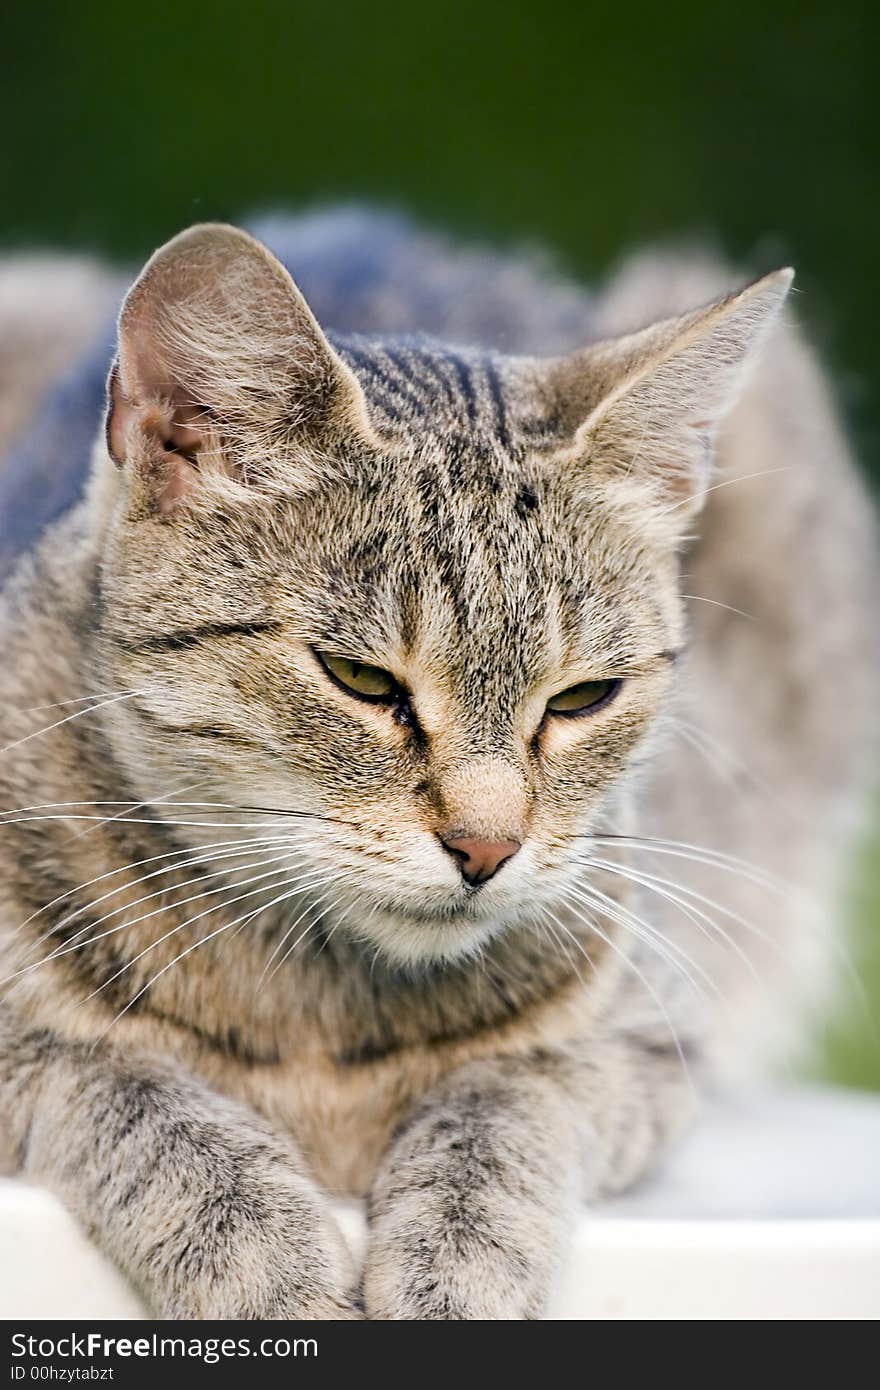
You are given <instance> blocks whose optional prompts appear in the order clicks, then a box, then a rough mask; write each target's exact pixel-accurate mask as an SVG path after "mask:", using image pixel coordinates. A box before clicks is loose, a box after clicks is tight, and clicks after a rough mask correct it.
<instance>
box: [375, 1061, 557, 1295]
mask: <svg viewBox="0 0 880 1390" xmlns="http://www.w3.org/2000/svg"><path fill="white" fill-rule="evenodd" d="M579 1149H580V1144H579V1135H578V1126H577V1123H576V1120H575V1117H574V1114H573V1106H572V1103H571V1097H570V1095H569V1093H568V1090H567V1087H566V1086H565V1084H564V1077H563V1076H562V1075H561V1069H560V1065H559V1063H558V1061H557V1060H556V1059H555V1058H552V1057H551V1058H549V1059H547V1060H546V1061H544V1062H542V1061H532V1060H530V1061H528V1062H524V1061H523V1062H521V1061H514V1060H497V1061H495V1060H493V1061H484V1062H476V1063H472V1064H470V1065H468V1066H466V1067H464V1068H462V1069H461V1070H460V1071H458V1072H455V1073H453V1074H452V1075H451V1076H449V1077H447V1078H446V1080H445V1081H444V1082H442V1083H441V1084H440V1085H439V1086H438V1087H437V1088H436V1089H435V1090H434V1091H433V1092H431V1093H430V1094H429V1095H428V1096H427V1097H426V1098H425V1100H424V1101H423V1103H422V1104H421V1105H420V1106H419V1107H418V1109H417V1110H415V1111H414V1112H413V1114H412V1115H411V1116H410V1117H409V1119H408V1121H407V1122H406V1123H405V1125H404V1127H403V1128H402V1129H401V1130H400V1131H399V1133H398V1134H397V1136H396V1138H395V1139H394V1141H393V1142H392V1144H391V1146H390V1148H389V1150H388V1152H387V1154H386V1156H385V1158H384V1160H383V1163H382V1166H381V1169H380V1171H379V1174H378V1176H377V1180H376V1183H375V1185H374V1188H373V1192H372V1194H371V1198H370V1204H369V1216H370V1242H369V1247H368V1253H367V1264H366V1270H365V1278H364V1293H365V1300H366V1308H367V1316H368V1317H372V1318H404V1319H413V1318H415V1319H465V1318H467V1319H471V1318H475V1319H482V1318H492V1319H495V1318H517V1319H519V1318H536V1317H539V1316H540V1314H541V1311H542V1308H543V1306H544V1301H545V1298H546V1295H547V1290H548V1288H549V1286H550V1283H551V1280H552V1277H553V1273H554V1271H555V1269H556V1266H557V1263H558V1260H559V1256H560V1251H561V1250H562V1248H563V1246H564V1235H565V1230H566V1227H567V1225H568V1224H569V1222H570V1218H571V1215H572V1212H573V1209H574V1207H575V1206H576V1203H577V1199H578V1195H579V1193H578V1154H579Z"/></svg>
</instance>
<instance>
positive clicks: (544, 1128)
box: [0, 209, 877, 1319]
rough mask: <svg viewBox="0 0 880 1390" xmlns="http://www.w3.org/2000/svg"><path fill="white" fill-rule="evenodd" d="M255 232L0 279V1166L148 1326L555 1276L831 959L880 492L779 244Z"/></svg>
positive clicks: (381, 1303) (358, 219)
mask: <svg viewBox="0 0 880 1390" xmlns="http://www.w3.org/2000/svg"><path fill="white" fill-rule="evenodd" d="M255 230H256V232H257V235H254V234H252V233H251V232H247V231H243V230H239V229H237V228H234V227H231V226H225V225H200V226H196V227H193V228H190V229H189V230H187V231H184V232H182V233H181V234H180V235H178V236H176V237H175V238H174V239H173V240H172V241H170V242H169V243H167V244H166V245H165V246H163V247H162V248H161V249H160V250H159V251H157V252H156V254H155V255H154V256H153V257H152V259H151V260H150V261H149V262H148V264H147V266H146V267H145V269H144V270H143V272H142V273H141V274H140V276H139V277H138V278H137V280H136V281H135V283H134V285H133V287H132V288H131V289H130V290H129V292H128V293H127V295H126V296H125V299H124V302H123V305H122V309H121V313H120V315H119V321H118V336H117V337H116V342H115V347H111V346H110V336H111V327H110V310H109V306H110V305H111V304H112V303H113V302H114V301H115V298H116V295H117V293H118V288H119V286H118V280H117V278H116V277H115V275H113V274H112V273H111V272H109V271H107V272H101V271H99V270H97V269H95V268H94V267H90V268H89V269H88V272H86V271H85V270H84V268H83V267H82V265H79V264H76V263H70V264H68V263H64V262H59V263H58V264H57V265H56V266H55V267H54V269H53V271H52V277H53V278H52V280H51V284H52V285H53V286H54V289H53V290H52V291H49V290H47V288H46V283H47V282H46V272H45V268H40V267H37V268H36V269H34V266H33V263H31V262H15V263H13V264H12V265H10V266H8V267H7V269H6V271H5V272H4V274H5V275H6V277H7V279H6V281H5V282H4V281H3V279H2V277H0V286H2V284H3V283H10V282H12V281H14V283H15V284H16V286H17V287H18V288H17V291H16V295H17V298H16V304H17V305H18V306H19V308H20V305H21V303H28V302H29V303H30V304H31V311H30V313H28V314H25V315H22V314H21V313H20V312H18V311H17V313H18V316H17V317H16V316H15V315H12V316H10V315H9V314H8V313H7V314H6V316H5V317H4V305H5V303H6V300H4V297H3V294H2V293H0V336H2V337H4V338H5V341H6V348H5V349H4V350H5V351H7V352H8V354H9V357H10V360H15V361H16V363H17V367H16V371H15V373H14V374H13V376H12V378H11V380H10V384H9V388H8V394H10V395H11V396H12V397H14V399H12V401H11V404H9V405H8V406H7V413H6V415H3V414H0V423H2V421H3V420H6V421H8V422H11V423H9V424H8V427H7V429H6V436H5V443H6V445H7V446H8V447H7V450H6V462H5V464H4V465H3V467H2V469H0V503H2V516H3V524H2V528H0V535H2V540H0V563H2V574H3V576H4V577H3V581H2V582H3V589H2V596H0V623H2V644H3V653H4V660H3V670H2V701H0V709H2V716H0V718H2V728H0V748H2V754H0V789H2V793H0V795H2V807H3V810H2V815H0V821H2V824H0V975H2V978H3V981H4V988H3V991H2V997H0V1167H2V1169H3V1170H5V1171H7V1172H13V1173H21V1174H23V1175H24V1176H25V1177H27V1178H28V1179H30V1180H31V1181H34V1182H37V1183H42V1184H45V1185H47V1186H48V1187H50V1188H52V1189H53V1190H54V1191H55V1192H56V1193H58V1194H59V1195H60V1196H61V1198H62V1199H63V1200H64V1201H65V1202H66V1203H67V1205H68V1206H69V1208H70V1209H71V1210H72V1212H73V1213H75V1215H76V1216H77V1218H78V1219H79V1221H80V1222H81V1223H82V1225H83V1227H84V1228H85V1229H86V1231H88V1232H89V1233H90V1234H91V1236H92V1237H93V1238H94V1239H95V1240H96V1242H97V1243H98V1244H99V1245H100V1246H101V1247H102V1248H103V1249H104V1250H105V1251H106V1252H107V1253H108V1254H109V1255H110V1256H111V1258H112V1259H113V1260H115V1261H116V1262H117V1264H118V1265H119V1267H120V1268H121V1269H122V1270H124V1271H125V1273H126V1274H127V1275H128V1277H129V1278H130V1279H131V1280H132V1282H133V1283H134V1284H135V1285H136V1286H137V1288H138V1289H140V1290H141V1292H142V1293H143V1296H144V1297H145V1299H146V1300H147V1301H148V1303H149V1305H150V1307H151V1308H152V1309H153V1311H154V1312H155V1313H156V1314H157V1315H158V1316H161V1317H169V1318H233V1317H234V1318H306V1319H308V1318H326V1319H334V1318H341V1319H347V1318H360V1317H364V1316H366V1317H369V1318H391V1319H403V1318H416V1319H477V1318H490V1319H496V1318H497V1319H524V1318H536V1317H540V1316H541V1314H542V1311H543V1310H544V1308H545V1306H546V1299H547V1295H548V1291H549V1290H550V1288H551V1287H552V1283H553V1280H554V1278H555V1276H556V1272H557V1270H558V1269H559V1266H560V1261H561V1260H562V1259H563V1258H564V1253H565V1241H566V1232H567V1231H568V1230H569V1228H570V1226H571V1223H572V1220H573V1217H574V1215H575V1213H576V1212H577V1210H578V1207H579V1204H580V1203H581V1202H583V1201H585V1200H586V1201H588V1202H589V1201H594V1200H596V1199H597V1198H599V1197H602V1196H606V1195H609V1194H613V1193H616V1192H619V1191H621V1190H623V1189H624V1188H626V1187H627V1186H628V1185H629V1184H631V1183H633V1182H635V1181H636V1180H637V1179H638V1178H639V1177H640V1176H641V1175H642V1174H644V1173H647V1172H649V1171H650V1170H651V1168H652V1166H653V1165H655V1164H656V1163H657V1162H658V1161H659V1159H660V1157H661V1156H662V1153H663V1152H664V1149H665V1147H666V1146H667V1145H668V1144H669V1143H670V1142H671V1141H672V1140H673V1139H674V1137H675V1136H676V1135H677V1134H678V1133H679V1132H680V1131H681V1129H682V1126H683V1125H685V1124H686V1123H688V1122H689V1120H690V1117H691V1114H692V1112H693V1109H694V1096H695V1093H696V1092H698V1091H699V1089H700V1088H701V1086H703V1085H704V1084H708V1081H709V1079H710V1078H712V1077H715V1076H724V1075H738V1074H749V1073H750V1072H751V1071H752V1070H753V1069H754V1067H755V1066H760V1065H762V1064H763V1063H764V1061H765V1060H766V1059H769V1058H772V1057H777V1056H780V1055H782V1054H786V1055H788V1053H789V1052H790V1050H791V1048H792V1047H793V1046H794V1045H795V1044H796V1042H797V1039H798V1037H799V1036H800V1033H801V1030H802V1025H803V1019H804V1017H805V1016H806V1015H807V1014H808V1013H809V1010H810V1008H813V1009H815V1008H817V1007H819V1005H820V1004H821V1001H822V998H823V996H824V994H825V993H827V991H828V989H829V988H830V987H831V985H832V984H833V981H834V979H835V975H836V970H835V950H836V944H835V936H834V931H833V930H832V928H833V918H834V907H835V903H836V901H837V897H838V893H839V886H840V880H841V877H842V875H843V873H844V872H845V867H846V857H847V847H848V844H849V842H850V840H851V837H852V834H853V830H854V828H855V827H856V826H857V824H858V820H859V815H860V812H861V808H862V807H863V805H864V793H865V789H866V785H867V782H868V781H869V774H870V770H871V755H870V747H871V743H870V740H871V737H872V728H873V724H872V710H873V706H874V700H875V691H876V671H877V661H876V656H877V642H876V630H875V625H874V622H873V618H872V604H873V602H874V599H875V594H876V574H875V555H876V546H875V536H874V522H873V516H872V510H871V507H870V505H869V503H868V499H867V496H866V493H865V491H864V489H863V486H862V484H861V482H860V480H859V477H858V473H857V470H856V469H855V467H854V465H853V463H852V462H851V459H850V454H849V451H848V447H847V444H846V441H845V439H844V437H843V435H842V432H841V428H840V425H839V424H838V421H837V416H836V412H835V409H834V406H833V403H832V400H831V397H830V394H829V389H828V386H827V384H826V382H825V379H824V377H823V374H822V373H821V371H820V370H819V368H818V367H817V366H816V364H815V362H814V360H813V357H812V355H811V352H810V350H809V348H808V347H807V346H806V345H805V344H804V341H803V339H802V337H801V335H800V333H799V332H798V330H797V329H796V327H795V326H794V325H793V324H792V323H791V322H783V318H782V313H781V311H782V305H783V301H784V300H785V299H786V295H787V292H788V289H789V285H790V281H791V273H790V272H789V271H785V270H783V271H777V272H774V273H772V274H770V275H768V276H765V277H764V278H762V279H759V280H757V281H756V282H754V283H751V284H749V285H747V286H746V288H745V289H739V290H735V291H733V292H732V291H731V286H732V285H733V284H734V283H735V277H734V276H733V274H732V273H731V272H730V270H729V269H728V268H726V267H725V266H724V265H723V264H721V263H720V262H718V263H716V262H715V261H713V260H712V259H711V258H709V257H705V256H702V255H696V254H694V255H687V254H681V255H677V254H672V253H668V254H667V253H665V252H664V253H656V254H655V253H649V254H645V255H642V256H638V257H636V258H635V259H633V260H631V261H629V262H627V263H625V264H624V266H623V268H622V269H621V271H620V272H619V273H618V275H617V276H616V277H614V278H612V280H611V282H610V283H609V285H608V286H607V288H606V289H605V290H604V291H602V292H600V293H596V294H593V293H590V292H587V291H586V290H584V289H582V288H581V287H579V286H577V285H575V284H573V283H571V282H570V281H568V280H566V279H564V278H563V277H561V276H560V275H558V274H557V273H556V272H555V271H554V270H553V269H552V268H551V267H550V266H549V265H548V264H545V263H543V262H541V261H539V260H536V259H535V258H529V257H525V258H521V257H517V256H516V255H496V254H494V253H490V252H482V251H471V250H462V249H460V248H457V247H455V246H454V245H452V244H450V243H447V242H446V241H444V239H443V238H441V237H439V236H436V235H434V234H432V233H428V232H422V231H419V230H418V229H416V228H414V227H412V226H411V225H409V224H408V223H407V222H406V221H405V220H402V219H398V218H395V217H391V216H385V215H382V214H373V213H370V212H368V211H361V210H358V209H341V210H336V211H331V212H327V213H322V214H314V215H309V216H304V217H302V218H275V219H271V220H269V221H267V222H265V223H263V224H261V225H259V226H258V227H257V228H256V229H255ZM269 247H272V248H274V249H272V250H270V249H268V248H269ZM276 252H277V255H276V254H275V253H276ZM291 272H292V274H293V275H294V276H296V280H297V283H294V280H293V279H292V278H291ZM86 273H87V274H88V276H89V277H91V278H90V280H89V284H88V290H87V291H83V289H82V286H83V276H84V275H85V274H86ZM63 285H68V286H69V287H70V290H69V293H66V294H62V293H61V292H60V290H59V288H58V287H59V286H63ZM298 285H299V286H300V288H298ZM77 287H79V288H77ZM71 303H72V304H74V305H75V306H77V308H76V313H75V316H76V318H77V322H76V323H75V324H73V325H70V324H69V322H68V320H69V318H70V311H69V306H70V305H71ZM319 320H320V322H321V323H322V324H323V325H324V326H323V327H321V326H319ZM87 341H93V342H94V347H93V348H92V349H89V348H87V347H86V343H87ZM49 343H52V344H54V345H55V346H54V348H53V351H52V353H49V352H48V351H47V344H49ZM111 359H112V368H111V365H110V364H111ZM62 368H64V374H63V375H62V376H61V377H60V378H59V372H61V370H62ZM108 368H110V372H109V384H108V386H107V404H106V414H105V412H104V406H103V392H104V380H105V377H106V373H107V370H108ZM13 426H14V427H13ZM13 437H14V438H13ZM792 885H794V886H792ZM334 1194H352V1195H355V1196H360V1197H364V1198H365V1199H366V1204H367V1212H368V1221H369V1242H368V1247H367V1253H366V1258H365V1265H364V1269H363V1274H362V1276H361V1275H360V1274H359V1272H358V1271H357V1270H356V1268H355V1266H354V1264H353V1262H352V1258H351V1255H350V1253H349V1250H348V1248H347V1246H346V1244H345V1241H344V1240H343V1238H342V1235H341V1233H340V1231H339V1229H338V1228H337V1225H336V1222H335V1219H334V1216H333V1213H332V1210H331V1205H330V1200H329V1199H330V1197H331V1196H332V1195H334Z"/></svg>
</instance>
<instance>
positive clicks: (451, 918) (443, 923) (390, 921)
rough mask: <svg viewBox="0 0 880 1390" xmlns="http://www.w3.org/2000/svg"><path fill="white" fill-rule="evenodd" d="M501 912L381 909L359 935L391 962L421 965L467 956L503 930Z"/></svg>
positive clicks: (450, 961)
mask: <svg viewBox="0 0 880 1390" xmlns="http://www.w3.org/2000/svg"><path fill="white" fill-rule="evenodd" d="M505 925H506V923H505V921H504V919H503V917H500V916H479V915H477V914H475V913H468V912H466V911H465V912H458V913H454V914H448V913H447V914H440V913H436V912H430V911H427V910H424V909H418V908H416V909H408V910H401V909H398V908H394V909H387V908H386V909H378V910H376V911H374V912H372V913H371V914H370V918H369V923H368V925H367V927H366V929H365V931H364V933H363V935H362V936H360V933H359V934H358V935H359V936H360V939H361V940H362V941H365V943H366V944H367V945H368V946H369V947H371V948H372V949H374V950H378V951H379V952H380V953H381V954H382V955H383V956H384V958H385V960H386V961H388V962H389V963H390V964H392V965H396V966H404V967H411V968H418V967H419V966H425V965H431V964H441V963H445V962H449V963H452V962H454V961H457V960H463V959H466V958H467V957H468V956H470V955H473V954H474V953H475V952H477V951H479V949H480V948H481V947H482V946H484V945H485V944H486V942H487V941H488V940H489V939H490V938H491V937H493V936H496V935H497V934H498V933H499V932H500V931H503V930H504V927H505Z"/></svg>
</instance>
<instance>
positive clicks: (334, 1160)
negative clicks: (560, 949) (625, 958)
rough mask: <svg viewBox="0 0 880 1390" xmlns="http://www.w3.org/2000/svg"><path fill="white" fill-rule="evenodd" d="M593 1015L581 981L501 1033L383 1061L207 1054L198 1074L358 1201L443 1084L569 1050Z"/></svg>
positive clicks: (417, 1046)
mask: <svg viewBox="0 0 880 1390" xmlns="http://www.w3.org/2000/svg"><path fill="white" fill-rule="evenodd" d="M591 1012H592V1010H591V1008H590V1004H589V1001H588V999H587V998H586V997H585V994H584V990H583V987H582V985H581V983H580V982H579V981H578V982H575V983H569V984H567V985H566V986H564V987H561V988H560V989H559V990H558V991H555V992H554V994H553V995H552V996H550V997H548V998H546V999H544V1000H542V1001H541V1003H540V1004H539V1005H536V1006H534V1007H532V1008H529V1009H526V1010H524V1011H523V1013H522V1014H521V1015H520V1016H518V1017H517V1018H515V1019H513V1020H507V1021H506V1022H505V1023H504V1024H502V1025H500V1026H491V1027H485V1028H481V1029H478V1030H476V1031H474V1032H472V1033H469V1034H467V1035H465V1036H461V1037H458V1038H451V1039H443V1040H437V1039H434V1040H426V1041H423V1042H418V1043H408V1044H405V1045H403V1046H400V1047H394V1048H391V1049H389V1050H388V1051H387V1052H386V1053H385V1054H383V1055H381V1056H376V1057H372V1058H358V1059H345V1058H340V1057H339V1056H334V1055H331V1054H330V1053H328V1052H327V1051H326V1050H324V1049H315V1050H302V1051H298V1052H297V1053H296V1054H295V1055H293V1056H291V1057H289V1058H286V1059H284V1060H282V1061H278V1062H274V1063H271V1064H268V1063H250V1064H247V1063H244V1062H234V1061H232V1060H229V1059H225V1060H221V1059H219V1058H218V1056H217V1054H216V1053H210V1054H208V1053H206V1054H203V1055H202V1056H201V1057H200V1058H199V1059H198V1060H197V1069H198V1070H199V1071H200V1072H201V1074H202V1075H203V1076H204V1077H205V1079H207V1080H209V1081H210V1082H211V1084H212V1085H214V1086H215V1087H217V1088H218V1089H221V1090H223V1091H224V1092H225V1093H226V1094H229V1095H232V1096H234V1097H235V1098H236V1099H239V1100H242V1101H244V1102H245V1103H247V1104H248V1105H250V1106H251V1107H253V1108H254V1109H255V1110H257V1111H258V1112H259V1113H260V1114H262V1115H263V1116H265V1117H266V1118H267V1119H268V1120H270V1121H271V1122H272V1123H273V1124H274V1125H275V1126H277V1127H278V1128H280V1129H283V1130H285V1131H286V1132H288V1133H289V1134H291V1135H292V1136H293V1138H294V1139H295V1140H296V1142H297V1144H298V1146H299V1148H300V1149H301V1150H302V1152H303V1154H304V1156H305V1158H306V1160H307V1162H308V1165H309V1167H310V1169H311V1170H312V1172H313V1174H314V1176H315V1177H316V1179H317V1180H318V1181H319V1182H320V1183H321V1185H322V1186H323V1187H324V1188H326V1189H327V1190H328V1191H330V1192H333V1193H338V1194H340V1195H351V1196H362V1195H365V1194H366V1193H367V1192H368V1191H369V1188H370V1186H371V1183H372V1180H373V1177H374V1174H375V1172H376V1168H377V1166H378V1164H379V1162H380V1160H381V1158H382V1155H383V1153H384V1152H385V1150H386V1148H387V1147H388V1144H389V1141H390V1139H391V1137H392V1135H393V1134H394V1132H395V1130H396V1129H397V1128H398V1126H399V1125H400V1124H401V1123H402V1122H403V1121H404V1120H405V1119H406V1116H407V1115H408V1113H410V1111H411V1110H412V1108H413V1106H414V1105H416V1104H417V1103H419V1102H420V1101H421V1100H423V1099H424V1098H425V1097H426V1096H427V1095H429V1094H430V1092H431V1090H432V1088H433V1087H434V1086H436V1085H437V1084H438V1082H440V1081H441V1079H442V1078H443V1077H444V1076H446V1075H448V1074H449V1073H450V1072H452V1071H454V1070H456V1069H457V1068H459V1067H461V1066H464V1065H466V1064H468V1063H470V1062H474V1061H478V1060H479V1059H480V1058H488V1057H497V1056H502V1055H504V1056H515V1055H519V1056H523V1057H527V1056H528V1055H529V1054H530V1053H532V1052H533V1051H534V1050H535V1049H537V1048H548V1047H564V1046H566V1045H567V1044H569V1043H570V1042H571V1041H572V1039H573V1038H575V1037H581V1038H582V1037H584V1036H585V1035H588V1033H589V1031H590V1026H591V1021H590V1015H591Z"/></svg>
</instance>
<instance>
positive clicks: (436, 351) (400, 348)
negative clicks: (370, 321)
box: [335, 338, 516, 454]
mask: <svg viewBox="0 0 880 1390" xmlns="http://www.w3.org/2000/svg"><path fill="white" fill-rule="evenodd" d="M335 346H336V348H337V350H338V351H339V353H340V355H341V356H342V357H343V358H344V360H345V361H346V362H347V363H348V365H349V366H350V367H351V368H352V370H353V371H354V372H355V374H356V375H357V376H358V379H359V380H360V383H361V386H362V387H363V389H364V393H365V395H366V397H367V402H368V406H369V407H370V408H371V410H372V411H373V412H374V413H376V414H378V416H379V417H380V419H379V423H380V424H382V425H384V426H385V427H386V428H387V427H388V426H389V425H390V426H391V427H392V429H394V428H395V427H397V428H400V427H401V426H403V427H404V428H406V429H407V431H409V430H411V429H412V427H413V426H415V427H416V429H417V430H418V432H419V434H421V435H422V436H423V438H425V439H442V440H444V441H448V440H449V439H450V438H451V437H452V438H454V437H456V436H458V437H461V438H464V439H467V441H468V444H469V446H470V448H471V449H472V450H474V451H476V452H480V451H481V450H482V451H484V450H485V449H486V448H487V447H494V448H496V449H501V450H502V451H503V452H505V453H508V454H513V453H514V452H515V451H516V442H515V439H514V436H513V432H512V431H511V428H510V420H509V411H508V404H507V402H506V400H505V397H504V389H503V384H502V379H501V375H500V372H499V369H498V362H497V359H496V358H495V357H494V356H493V355H492V354H491V353H488V352H480V351H477V350H471V349H452V348H447V347H445V346H442V345H440V344H434V343H429V342H425V341H420V340H410V339H400V340H394V339H392V340H383V341H381V342H379V341H375V342H374V341H371V340H370V339H367V338H342V339H338V340H336V342H335Z"/></svg>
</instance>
